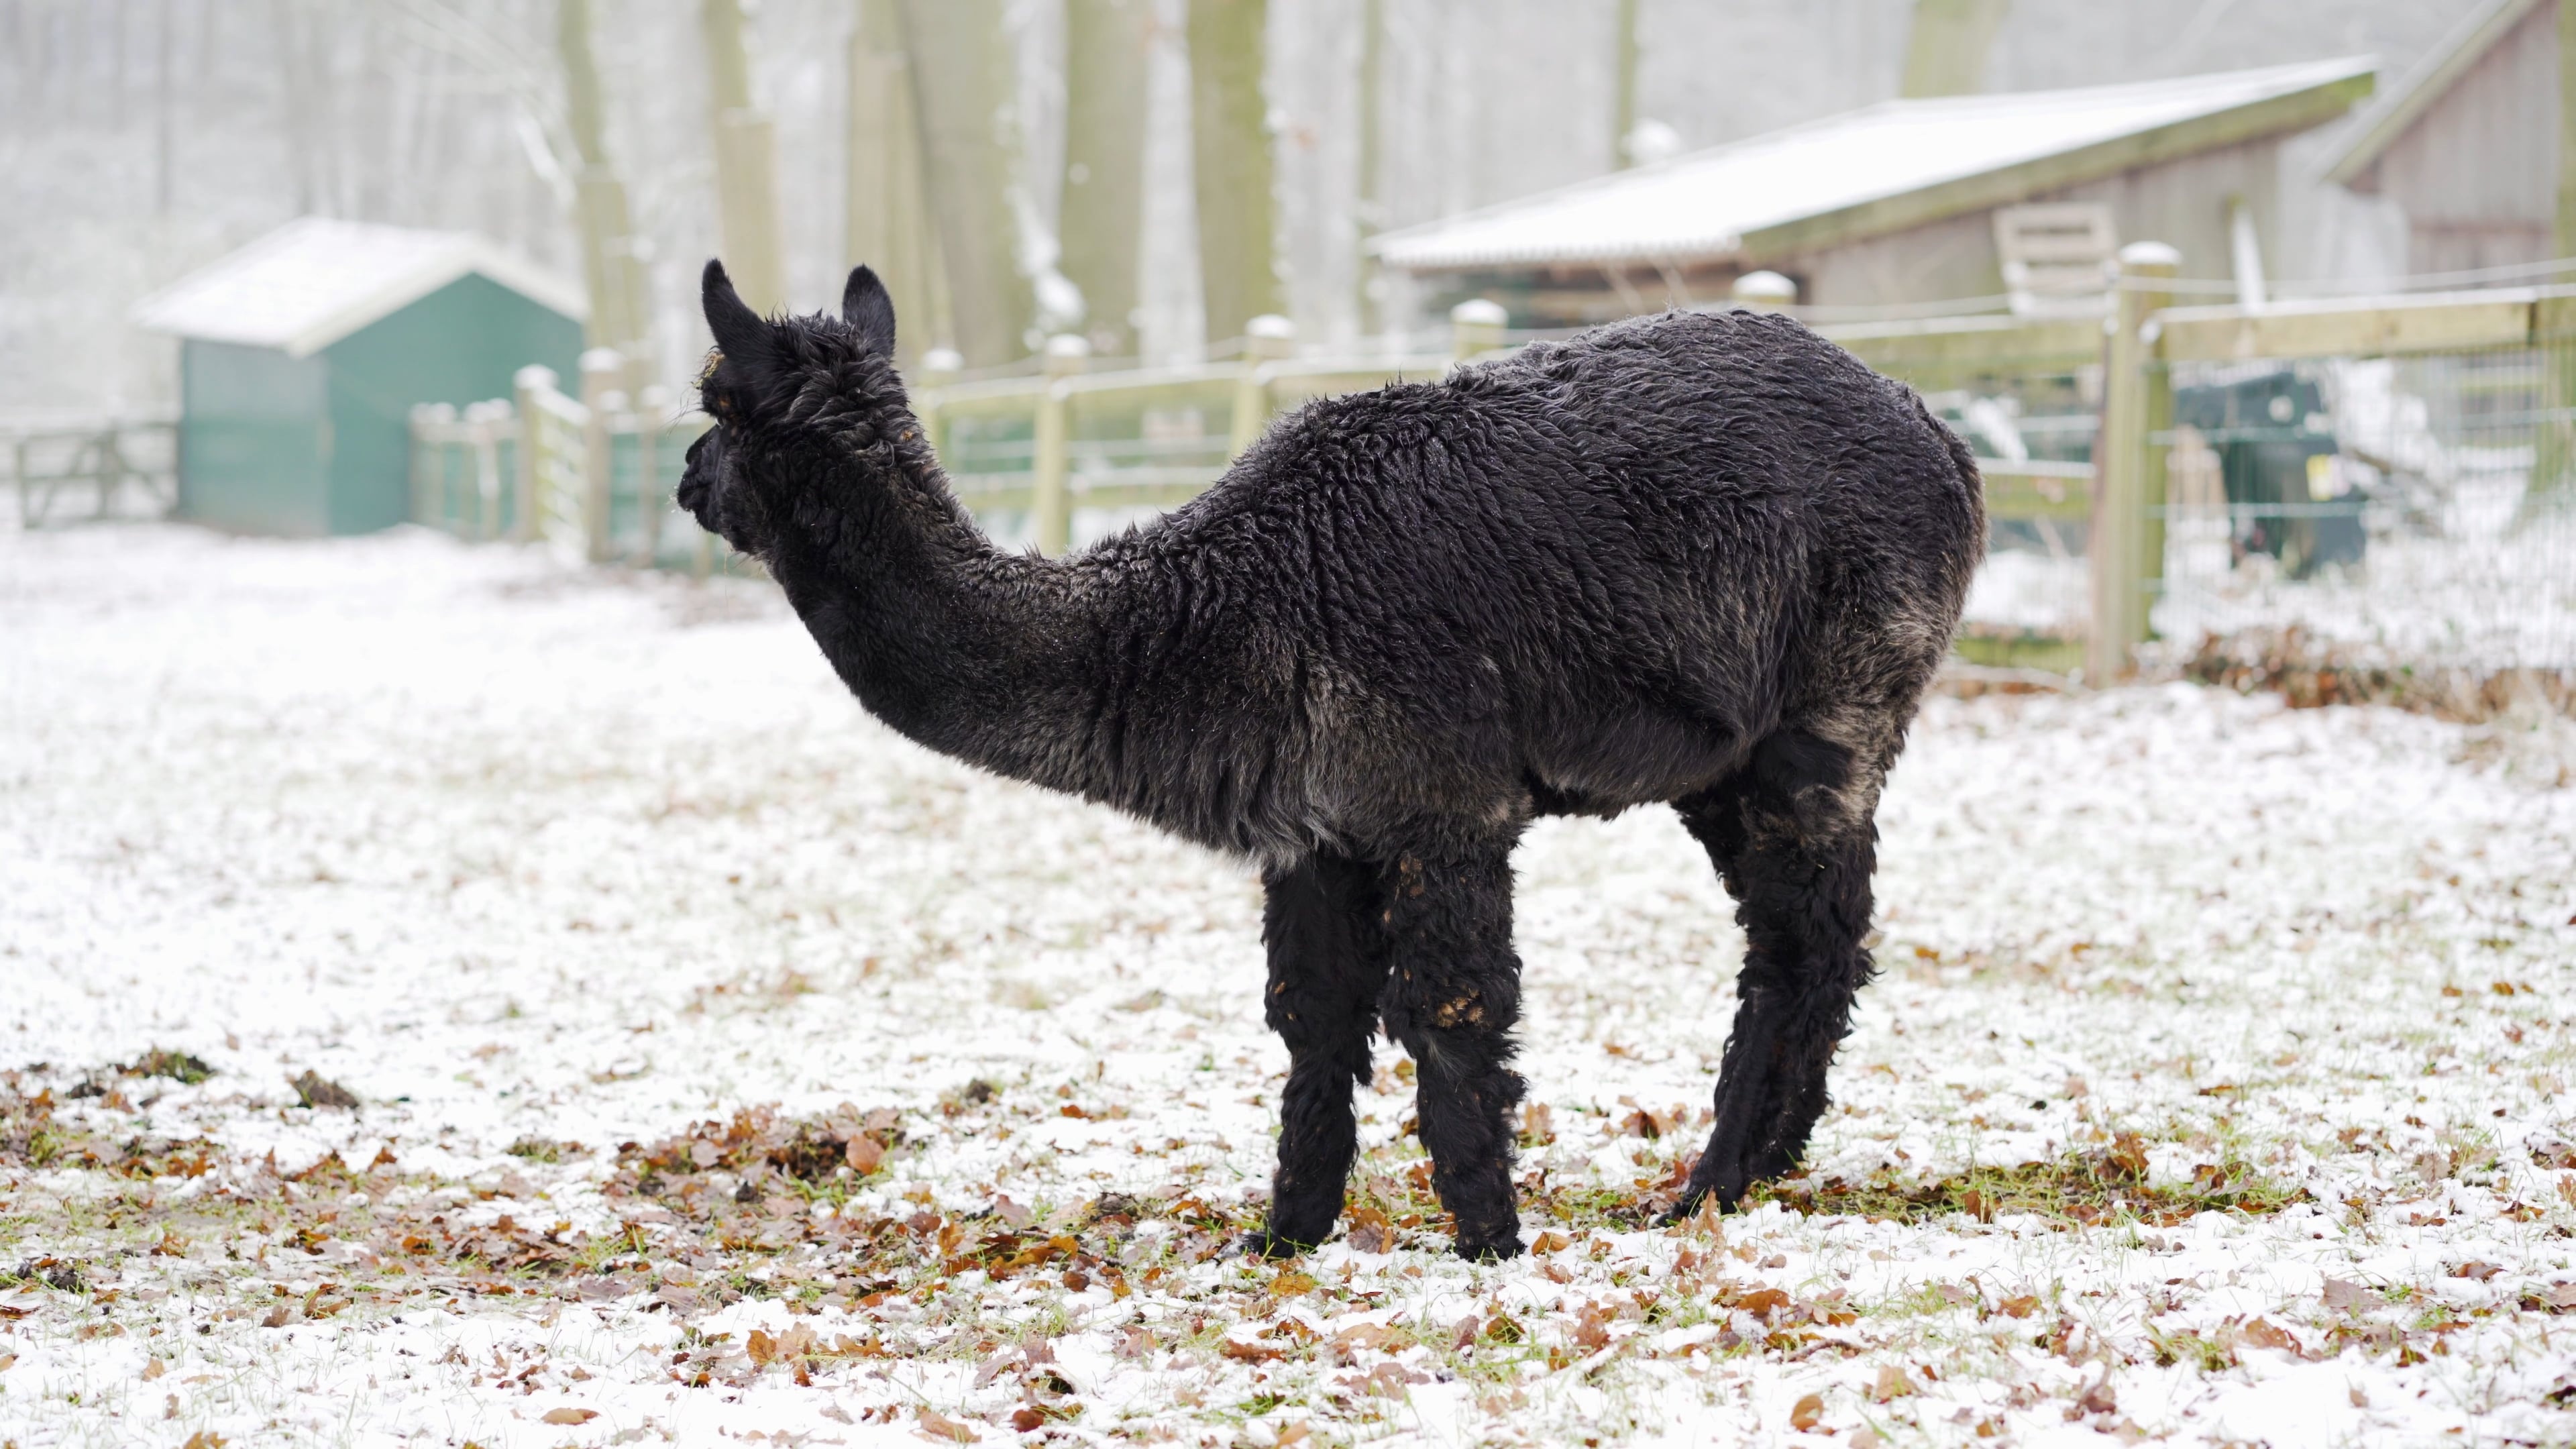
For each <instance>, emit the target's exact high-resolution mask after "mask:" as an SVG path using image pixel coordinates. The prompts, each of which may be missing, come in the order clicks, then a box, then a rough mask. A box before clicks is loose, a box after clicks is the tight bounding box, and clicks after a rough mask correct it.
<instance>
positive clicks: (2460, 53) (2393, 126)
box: [2325, 0, 2576, 273]
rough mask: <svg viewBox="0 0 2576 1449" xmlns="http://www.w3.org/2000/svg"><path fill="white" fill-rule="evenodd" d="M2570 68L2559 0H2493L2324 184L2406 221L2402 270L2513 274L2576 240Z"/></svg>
mask: <svg viewBox="0 0 2576 1449" xmlns="http://www.w3.org/2000/svg"><path fill="white" fill-rule="evenodd" d="M2571 67H2576V27H2571V26H2569V25H2568V24H2567V23H2566V18H2565V6H2564V4H2563V3H2562V0H2488V3H2486V4H2484V5H2481V6H2479V7H2478V8H2477V9H2476V10H2474V11H2472V12H2471V13H2470V14H2469V15H2468V16H2466V17H2465V18H2463V19H2462V20H2461V22H2460V24H2459V25H2458V26H2457V27H2456V28H2454V29H2453V30H2452V31H2451V33H2450V34H2449V35H2448V36H2447V37H2445V38H2444V40H2443V41H2442V43H2441V44H2440V45H2438V46H2436V47H2434V49H2433V52H2432V53H2431V54H2430V55H2427V56H2426V57H2425V58H2424V59H2423V60H2422V61H2421V62H2420V63H2418V64H2417V65H2416V67H2415V69H2414V70H2412V71H2411V72H2409V73H2408V74H2407V76H2406V78H2405V79H2404V80H2403V81H2400V82H2399V83H2398V84H2397V85H2396V87H2395V88H2393V89H2392V90H2390V91H2389V92H2388V94H2387V95H2385V96H2383V97H2381V98H2380V100H2379V101H2378V103H2377V104H2375V105H2373V106H2372V107H2371V109H2370V110H2369V112H2368V113H2366V114H2365V115H2364V116H2363V118H2362V120H2361V123H2360V125H2359V126H2358V127H2357V128H2356V129H2355V131H2354V133H2353V135H2352V136H2351V138H2350V139H2348V140H2347V141H2345V142H2344V143H2343V145H2342V146H2340V147H2339V148H2337V150H2336V152H2335V154H2334V155H2332V156H2331V157H2329V158H2328V159H2327V161H2326V167H2325V171H2326V177H2327V179H2328V180H2331V181H2335V182H2339V183H2341V184H2342V185H2343V186H2344V187H2345V188H2346V189H2348V190H2350V191H2353V192H2355V193H2357V194H2359V195H2363V196H2376V197H2381V198H2385V200H2386V201H2387V202H2389V203H2390V204H2392V205H2393V206H2394V207H2395V208H2396V209H2397V212H2398V214H2399V216H2400V217H2402V231H2403V235H2404V237H2405V243H2404V245H2405V249H2406V252H2405V255H2404V256H2403V257H2402V258H2393V259H2390V260H2391V262H2392V265H2391V266H2390V267H2389V268H2388V269H2389V270H2392V271H2401V272H2419V273H2421V272H2457V271H2468V270H2473V269H2480V268H2488V267H2506V266H2515V265H2520V264H2527V263H2532V262H2539V261H2544V260H2547V259H2549V258H2551V257H2555V256H2561V255H2564V254H2565V250H2566V248H2567V247H2568V246H2569V245H2571V244H2576V236H2569V235H2566V234H2563V233H2562V232H2561V231H2560V228H2562V227H2570V226H2576V216H2571V214H2570V213H2571V212H2576V141H2572V140H2571V139H2570V131H2571V128H2576V105H2571V104H2569V102H2570V99H2571V98H2569V97H2566V96H2564V95H2562V94H2561V92H2562V89H2563V88H2564V86H2565V84H2566V79H2567V77H2568V76H2569V75H2570V74H2571Z"/></svg>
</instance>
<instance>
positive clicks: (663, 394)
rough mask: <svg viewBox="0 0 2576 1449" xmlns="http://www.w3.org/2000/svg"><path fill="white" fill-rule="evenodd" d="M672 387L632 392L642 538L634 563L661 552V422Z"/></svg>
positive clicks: (643, 564)
mask: <svg viewBox="0 0 2576 1449" xmlns="http://www.w3.org/2000/svg"><path fill="white" fill-rule="evenodd" d="M670 412H671V390H670V389H669V388H666V387H664V386H662V385H661V384H660V383H658V382H657V383H652V384H650V385H648V386H647V387H646V388H645V389H644V390H643V391H642V392H640V393H637V394H636V395H635V521H636V524H637V526H638V531H639V532H640V534H641V536H642V539H643V541H642V542H641V543H639V544H637V545H636V548H635V563H636V565H637V566H638V567H640V568H648V569H649V568H651V567H653V565H654V564H655V563H656V562H658V561H659V560H660V558H661V555H662V513H663V510H664V509H666V508H667V507H668V506H669V505H668V504H667V503H666V502H665V501H664V500H663V497H662V423H663V420H664V419H665V418H667V417H669V416H670Z"/></svg>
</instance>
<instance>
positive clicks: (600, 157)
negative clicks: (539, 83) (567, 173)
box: [555, 0, 653, 385]
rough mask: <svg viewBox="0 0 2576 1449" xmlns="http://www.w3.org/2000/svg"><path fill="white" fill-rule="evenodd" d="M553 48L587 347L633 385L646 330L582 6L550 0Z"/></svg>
mask: <svg viewBox="0 0 2576 1449" xmlns="http://www.w3.org/2000/svg"><path fill="white" fill-rule="evenodd" d="M555 48H556V51H557V53H558V54H559V56H560V57H561V59H562V61H563V70H564V102H565V105H564V109H565V119H566V120H567V121H568V123H569V124H570V128H571V130H572V143H573V150H574V151H575V152H577V153H578V154H579V156H580V158H581V174H580V176H579V177H578V178H576V182H577V185H578V187H579V189H578V191H576V193H575V202H574V205H575V207H576V209H577V213H578V219H579V221H580V224H581V275H582V281H583V282H584V283H585V284H586V286H587V287H588V289H589V292H590V324H589V326H588V327H587V328H585V329H584V330H585V331H586V333H587V334H588V338H589V342H590V345H591V346H593V347H614V348H616V349H618V350H619V351H621V352H624V353H625V354H626V355H627V357H628V359H629V369H628V370H629V371H630V372H633V373H635V374H636V375H635V377H634V378H633V379H631V380H632V381H634V382H636V383H638V384H639V385H640V383H641V381H642V374H641V371H640V367H641V364H642V359H643V355H644V353H645V350H646V349H645V346H644V339H645V337H646V336H647V335H648V334H649V333H650V332H651V330H652V329H651V318H652V315H653V313H652V308H651V304H650V303H649V302H648V300H647V298H646V292H645V275H644V265H643V261H642V259H641V258H639V257H638V256H637V255H636V251H635V237H634V234H633V230H634V229H633V226H632V223H631V222H630V221H629V220H628V217H627V210H626V185H625V183H624V182H622V181H620V180H619V179H618V177H617V172H616V169H615V168H614V167H612V166H610V165H609V164H608V145H607V140H606V136H605V130H606V128H605V126H604V125H603V124H602V121H601V118H600V109H601V108H600V92H599V67H598V66H597V65H596V64H595V63H594V61H593V59H592V56H591V49H590V0H556V7H555Z"/></svg>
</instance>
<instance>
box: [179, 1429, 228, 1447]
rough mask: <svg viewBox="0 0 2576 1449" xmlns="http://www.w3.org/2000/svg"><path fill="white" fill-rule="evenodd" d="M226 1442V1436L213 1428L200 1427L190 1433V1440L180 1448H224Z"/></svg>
mask: <svg viewBox="0 0 2576 1449" xmlns="http://www.w3.org/2000/svg"><path fill="white" fill-rule="evenodd" d="M225 1442H226V1441H225V1439H224V1436H223V1435H221V1434H218V1433H216V1432H215V1431H213V1430H212V1429H200V1430H198V1431H197V1432H196V1433H194V1434H191V1435H189V1436H188V1442H187V1443H185V1444H182V1445H180V1446H179V1449H224V1444H225Z"/></svg>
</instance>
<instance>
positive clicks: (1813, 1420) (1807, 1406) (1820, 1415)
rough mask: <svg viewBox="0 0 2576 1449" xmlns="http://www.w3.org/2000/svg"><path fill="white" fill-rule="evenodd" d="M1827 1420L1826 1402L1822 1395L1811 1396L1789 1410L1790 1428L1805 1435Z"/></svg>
mask: <svg viewBox="0 0 2576 1449" xmlns="http://www.w3.org/2000/svg"><path fill="white" fill-rule="evenodd" d="M1824 1420H1825V1400H1824V1396H1823V1395H1821V1394H1809V1395H1807V1396H1806V1397H1805V1398H1803V1399H1800V1400H1799V1401H1798V1402H1797V1403H1796V1404H1795V1405H1793V1406H1792V1407H1791V1408H1790V1410H1789V1427H1790V1428H1792V1429H1795V1430H1797V1431H1798V1432H1799V1433H1801V1434H1804V1433H1805V1432H1807V1431H1808V1430H1809V1429H1812V1428H1814V1427H1816V1426H1817V1425H1818V1424H1821V1423H1823V1422H1824Z"/></svg>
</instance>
